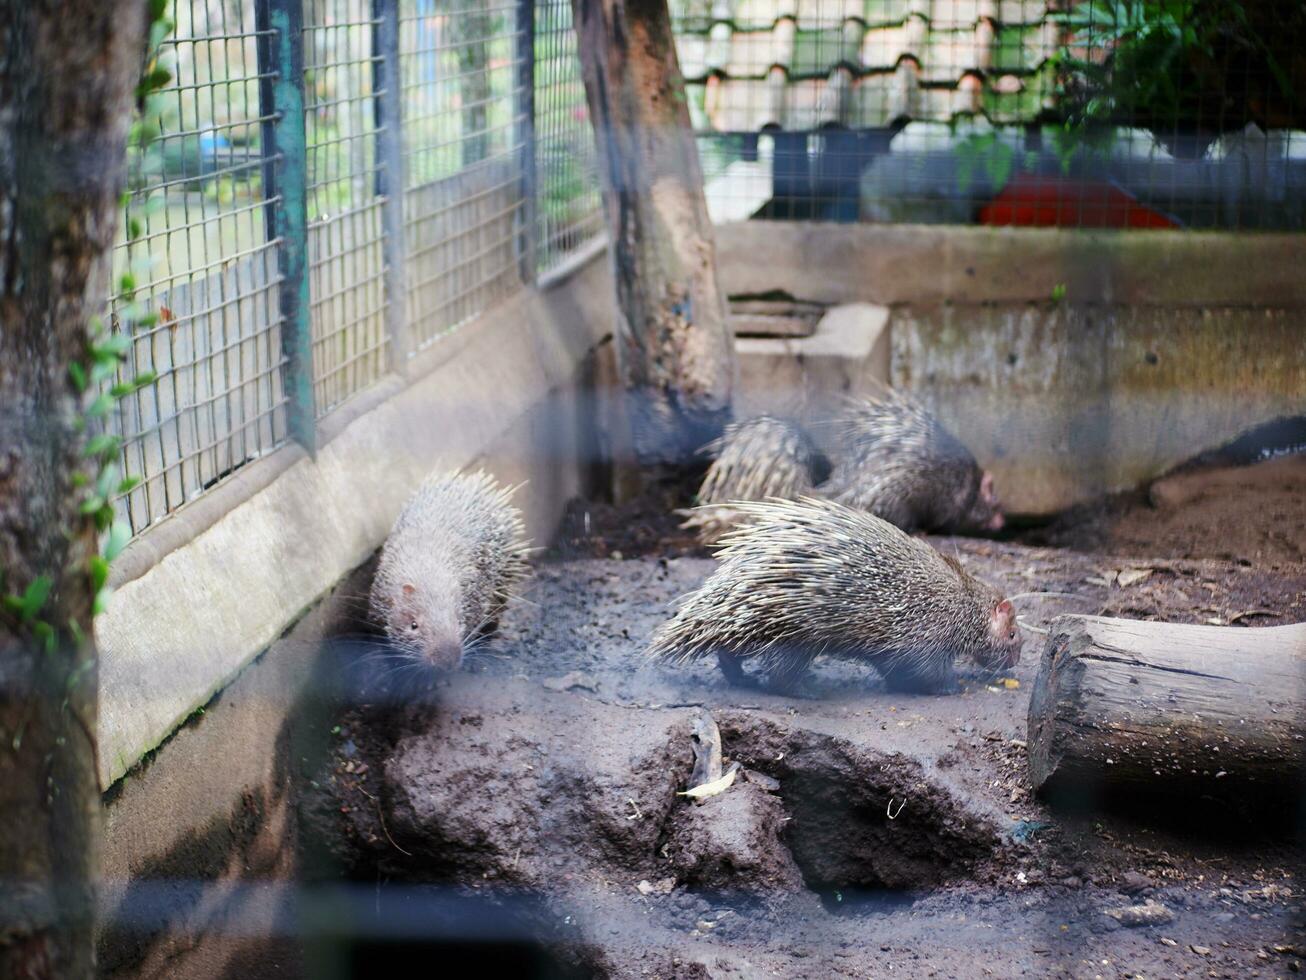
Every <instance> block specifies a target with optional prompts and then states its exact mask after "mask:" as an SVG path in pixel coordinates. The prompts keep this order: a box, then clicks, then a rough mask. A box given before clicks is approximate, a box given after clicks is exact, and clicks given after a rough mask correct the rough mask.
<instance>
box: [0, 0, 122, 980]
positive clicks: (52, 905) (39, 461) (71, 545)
mask: <svg viewBox="0 0 1306 980" xmlns="http://www.w3.org/2000/svg"><path fill="white" fill-rule="evenodd" d="M146 15H147V10H146V4H145V2H144V0H134V2H129V3H124V4H116V3H104V2H102V0H30V2H22V3H9V4H6V5H5V11H4V13H3V14H2V15H0V568H2V569H3V573H4V582H3V591H4V592H5V593H9V594H15V593H16V594H22V592H23V591H24V589H25V588H26V586H27V585H28V584H29V583H31V582H32V581H33V580H35V579H37V578H38V577H39V576H42V575H45V576H49V577H50V578H51V580H52V582H53V588H52V590H51V592H50V594H49V597H48V598H47V600H46V601H45V603H44V605H43V606H42V608H41V611H40V618H41V619H43V620H46V621H47V622H49V623H50V624H51V625H52V626H54V627H55V628H56V629H57V630H58V635H59V638H60V642H59V644H58V645H57V646H56V647H55V648H54V649H53V651H52V652H49V653H47V652H46V651H45V650H44V649H39V648H38V645H37V644H36V643H35V642H34V641H33V639H32V637H31V636H30V626H29V625H24V624H22V623H21V622H19V621H18V619H17V618H16V617H15V616H13V615H12V614H11V613H3V614H0V824H2V825H3V830H2V831H0V978H8V977H24V978H27V977H32V978H40V977H61V978H62V977H90V976H92V975H93V972H94V952H93V933H92V929H93V923H92V913H93V902H92V899H93V877H94V872H95V869H96V846H97V838H98V826H99V807H100V795H99V787H98V784H97V779H96V765H95V729H96V714H97V713H96V705H97V700H96V676H95V669H94V663H95V660H94V646H93V644H92V642H91V641H90V639H89V638H90V636H91V603H92V598H93V596H92V595H91V583H90V580H89V579H88V575H87V561H88V559H89V558H90V556H91V555H93V554H94V552H95V550H96V547H97V541H96V535H95V530H94V525H93V523H92V522H91V520H90V519H89V518H87V517H83V516H81V515H79V513H78V496H79V492H78V491H77V489H76V487H75V485H74V482H73V478H74V474H76V473H78V472H79V471H80V470H82V469H83V462H82V459H81V447H82V445H83V441H84V436H83V435H82V434H81V433H79V432H78V430H77V426H76V424H75V423H76V420H77V419H78V418H79V416H80V413H81V411H82V398H81V396H80V395H79V394H78V392H77V389H76V388H75V386H74V385H73V384H72V382H71V379H70V376H69V371H68V368H69V364H70V363H72V362H73V361H79V362H82V363H85V362H86V360H87V345H88V341H87V320H88V316H89V314H90V313H91V312H96V311H98V309H99V308H100V307H101V306H102V304H103V300H104V297H105V296H106V295H107V288H106V287H107V271H108V265H107V261H106V259H107V255H108V251H109V248H110V247H111V245H112V244H113V240H114V237H115V233H116V230H117V226H118V222H117V207H118V193H119V188H120V187H121V184H122V166H123V157H124V152H125V146H126V139H127V132H128V126H129V124H130V121H131V113H132V108H133V106H132V96H133V92H134V89H135V86H136V83H137V81H138V80H139V79H140V75H141V56H142V52H143V50H144V43H145V23H146ZM79 634H80V637H81V639H80V641H79V642H78V641H74V640H72V637H74V636H78V635H79Z"/></svg>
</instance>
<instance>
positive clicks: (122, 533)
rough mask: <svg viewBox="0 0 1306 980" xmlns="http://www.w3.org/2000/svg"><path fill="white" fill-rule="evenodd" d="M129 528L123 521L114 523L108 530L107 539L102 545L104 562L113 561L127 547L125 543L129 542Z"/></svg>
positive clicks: (130, 533) (130, 534)
mask: <svg viewBox="0 0 1306 980" xmlns="http://www.w3.org/2000/svg"><path fill="white" fill-rule="evenodd" d="M131 536H132V532H131V528H129V527H128V526H127V524H126V523H125V522H123V521H114V522H113V524H112V526H110V528H109V538H108V540H107V541H105V543H104V561H105V563H106V564H107V563H108V562H111V561H113V560H114V559H115V558H117V557H118V556H119V555H120V554H122V549H123V548H125V547H127V542H128V541H130V540H131Z"/></svg>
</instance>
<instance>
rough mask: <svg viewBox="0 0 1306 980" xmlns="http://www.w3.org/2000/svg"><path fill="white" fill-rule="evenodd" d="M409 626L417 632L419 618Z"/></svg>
mask: <svg viewBox="0 0 1306 980" xmlns="http://www.w3.org/2000/svg"><path fill="white" fill-rule="evenodd" d="M408 628H409V629H410V630H412V631H413V632H414V633H416V632H417V620H415V619H414V620H413V621H412V622H411V623H409V624H408Z"/></svg>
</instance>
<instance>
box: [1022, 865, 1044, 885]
mask: <svg viewBox="0 0 1306 980" xmlns="http://www.w3.org/2000/svg"><path fill="white" fill-rule="evenodd" d="M1025 880H1026V881H1027V882H1029V883H1030V884H1031V885H1037V884H1039V883H1040V882H1042V880H1043V870H1042V869H1041V868H1032V869H1030V870H1029V871H1026V872H1025Z"/></svg>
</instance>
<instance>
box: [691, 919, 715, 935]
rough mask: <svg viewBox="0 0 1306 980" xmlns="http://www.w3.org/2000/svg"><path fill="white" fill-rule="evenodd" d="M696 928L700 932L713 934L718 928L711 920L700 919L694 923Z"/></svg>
mask: <svg viewBox="0 0 1306 980" xmlns="http://www.w3.org/2000/svg"><path fill="white" fill-rule="evenodd" d="M694 928H695V929H697V930H699V932H711V931H712V930H713V929H715V928H716V923H715V922H713V921H712V920H711V919H699V920H698V921H697V922H695V923H694Z"/></svg>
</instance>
